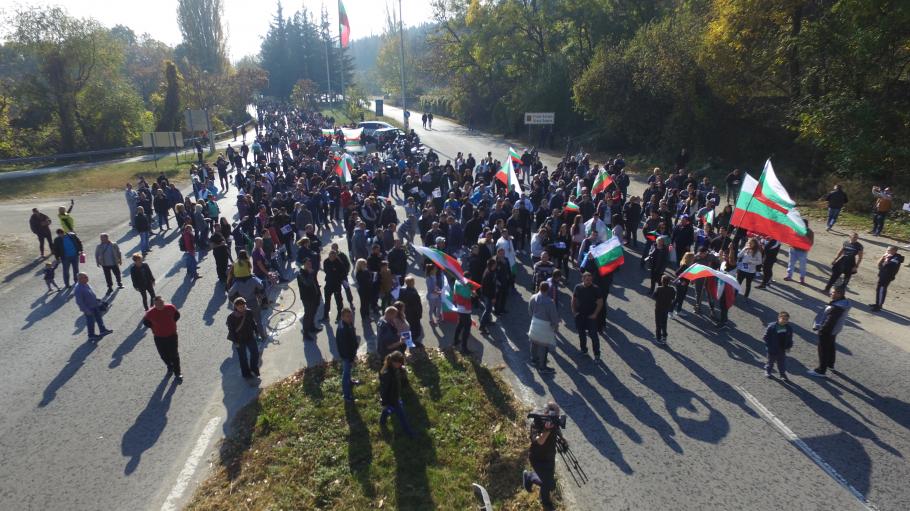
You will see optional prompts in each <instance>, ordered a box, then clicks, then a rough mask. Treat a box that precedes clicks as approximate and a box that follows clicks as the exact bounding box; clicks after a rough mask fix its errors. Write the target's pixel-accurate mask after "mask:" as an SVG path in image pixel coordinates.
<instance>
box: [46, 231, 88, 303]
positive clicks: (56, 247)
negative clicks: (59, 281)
mask: <svg viewBox="0 0 910 511" xmlns="http://www.w3.org/2000/svg"><path fill="white" fill-rule="evenodd" d="M51 251H52V252H53V254H54V257H56V258H57V260H58V261H60V262H61V263H62V264H63V286H64V289H69V288H70V270H72V271H73V278H74V279H75V278H76V275H77V274H78V273H79V254H81V253H82V240H80V239H79V237H78V236H76V233H74V232H64V230H63V229H57V237H56V238H55V239H54V244H53V245H52V246H51Z"/></svg>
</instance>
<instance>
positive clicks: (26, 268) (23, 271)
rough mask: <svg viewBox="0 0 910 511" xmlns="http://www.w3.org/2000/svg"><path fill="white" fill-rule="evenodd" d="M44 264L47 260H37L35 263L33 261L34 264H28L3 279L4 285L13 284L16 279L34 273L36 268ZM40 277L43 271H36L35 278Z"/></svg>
mask: <svg viewBox="0 0 910 511" xmlns="http://www.w3.org/2000/svg"><path fill="white" fill-rule="evenodd" d="M44 262H45V259H44V258H39V259H35V260H34V261H32V262H30V263H28V264H26V265H25V266H23V267H22V268H19V269H18V270H16V271H14V272H12V273H10V274H9V275H7V276H6V277H3V283H4V284H8V283H9V282H12V281H13V280H15V279H16V277H20V276H22V275H25V274H27V273H32V272H33V271H34V270H35V268H37V267H38V266H40V265H42V264H43V263H44ZM39 275H41V271H35V272H34V276H35V277H37V276H39Z"/></svg>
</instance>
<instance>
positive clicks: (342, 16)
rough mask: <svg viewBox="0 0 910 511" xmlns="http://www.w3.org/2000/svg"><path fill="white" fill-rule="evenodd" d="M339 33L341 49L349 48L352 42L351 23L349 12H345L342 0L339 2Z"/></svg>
mask: <svg viewBox="0 0 910 511" xmlns="http://www.w3.org/2000/svg"><path fill="white" fill-rule="evenodd" d="M338 33H339V34H341V36H340V39H341V47H342V48H347V47H348V44H349V43H350V41H351V22H350V21H348V12H347V11H345V10H344V4H343V3H341V0H338Z"/></svg>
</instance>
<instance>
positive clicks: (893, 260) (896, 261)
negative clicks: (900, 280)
mask: <svg viewBox="0 0 910 511" xmlns="http://www.w3.org/2000/svg"><path fill="white" fill-rule="evenodd" d="M902 264H904V256H903V255H902V254H898V253H897V247H896V246H894V245H891V246H890V247H888V248H887V249H886V250H885V253H884V254H882V256H881V257H880V258H879V260H878V283H877V284H876V285H875V303H871V304H869V308H870V309H872V310H873V311H875V312H878V311H880V310H882V306H883V305H884V304H885V296H887V294H888V286H889V285H891V282H893V281H894V278H895V277H897V272H898V270H900V269H901V265H902Z"/></svg>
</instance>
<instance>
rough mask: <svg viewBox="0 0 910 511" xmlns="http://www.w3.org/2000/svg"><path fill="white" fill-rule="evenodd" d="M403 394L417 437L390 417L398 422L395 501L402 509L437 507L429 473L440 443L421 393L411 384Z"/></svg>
mask: <svg viewBox="0 0 910 511" xmlns="http://www.w3.org/2000/svg"><path fill="white" fill-rule="evenodd" d="M414 369H415V371H416V370H420V369H419V368H414ZM401 396H402V399H403V400H404V408H405V413H406V414H407V416H408V422H409V424H410V426H411V429H412V430H413V431H414V437H413V438H409V437H407V436H406V435H404V433H403V431H402V430H401V425H400V424H398V422H397V421H396V420H394V419H390V421H392V422H394V424H395V425H394V427H395V430H394V433H395V437H394V439H392V440H391V446H392V453H393V455H394V456H395V502H396V504H397V506H398V509H421V510H422V509H426V510H433V509H437V508H438V507H439V506H438V505H437V504H436V503H435V502H433V496H432V492H431V491H430V482H429V478H428V476H427V468H428V467H429V466H430V465H433V464H435V463H436V461H437V460H436V447H435V446H434V445H433V439H432V437H431V436H430V433H429V430H430V428H431V427H432V425H431V424H430V419H429V417H428V416H427V411H426V408H424V406H423V404H422V403H421V402H420V396H418V395H417V393H416V392H415V391H414V389H413V388H412V387H411V386H410V385H404V386H403V388H402V391H401Z"/></svg>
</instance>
